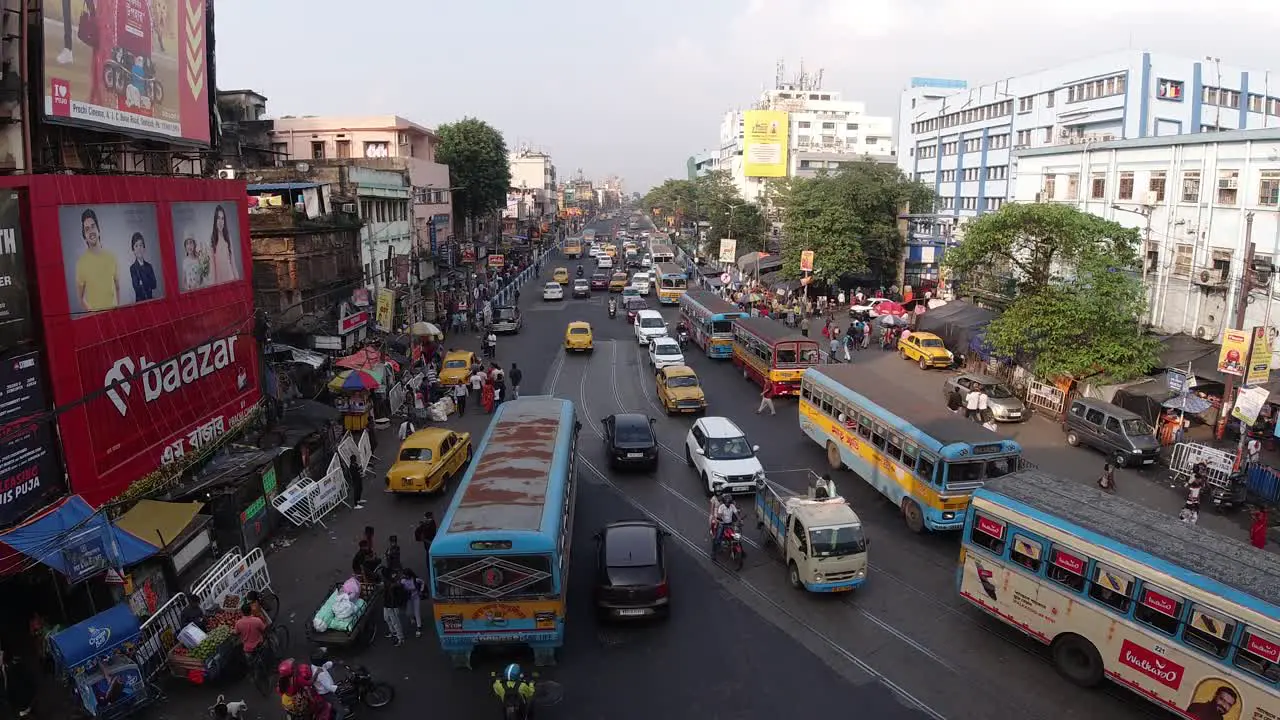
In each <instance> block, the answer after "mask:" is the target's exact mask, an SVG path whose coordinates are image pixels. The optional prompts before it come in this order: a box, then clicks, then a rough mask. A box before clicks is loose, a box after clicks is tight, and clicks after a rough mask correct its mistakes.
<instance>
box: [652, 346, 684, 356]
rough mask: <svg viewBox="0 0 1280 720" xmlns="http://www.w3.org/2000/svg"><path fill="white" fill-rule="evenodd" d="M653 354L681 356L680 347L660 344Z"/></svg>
mask: <svg viewBox="0 0 1280 720" xmlns="http://www.w3.org/2000/svg"><path fill="white" fill-rule="evenodd" d="M653 352H654V354H655V355H679V354H680V346H679V345H669V344H667V343H660V344H659V345H658V346H657V347H656V348H654V351H653Z"/></svg>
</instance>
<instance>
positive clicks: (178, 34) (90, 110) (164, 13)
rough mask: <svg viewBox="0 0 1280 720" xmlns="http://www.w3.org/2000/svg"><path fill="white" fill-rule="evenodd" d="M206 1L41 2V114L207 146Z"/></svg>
mask: <svg viewBox="0 0 1280 720" xmlns="http://www.w3.org/2000/svg"><path fill="white" fill-rule="evenodd" d="M207 2H208V0H168V1H167V2H153V0H106V1H104V0H99V2H96V3H90V2H86V0H63V1H62V2H61V3H56V2H51V3H47V4H46V5H45V7H44V12H43V16H44V23H43V25H44V43H43V45H44V61H43V75H44V77H45V78H47V85H46V86H45V88H44V113H45V116H46V117H47V118H48V119H50V120H52V121H53V122H59V121H61V122H69V123H75V124H83V125H92V126H97V127H100V128H104V129H109V130H114V131H118V132H122V133H125V134H126V135H158V136H162V137H165V138H178V139H183V140H191V141H195V142H198V143H203V144H206V145H207V144H208V143H209V83H208V79H209V78H208V68H207V65H206V57H207V55H208V52H209V42H208V41H209V38H207V37H205V35H206V33H207V31H208V15H207Z"/></svg>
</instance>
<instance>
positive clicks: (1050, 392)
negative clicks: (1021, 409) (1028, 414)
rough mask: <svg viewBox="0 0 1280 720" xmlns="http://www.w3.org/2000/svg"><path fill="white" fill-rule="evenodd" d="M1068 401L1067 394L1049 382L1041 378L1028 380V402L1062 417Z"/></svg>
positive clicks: (1033, 407) (1033, 406) (1047, 412)
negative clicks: (1041, 380)
mask: <svg viewBox="0 0 1280 720" xmlns="http://www.w3.org/2000/svg"><path fill="white" fill-rule="evenodd" d="M1066 403H1067V394H1066V393H1064V392H1062V391H1061V390H1059V389H1058V388H1057V387H1054V386H1053V385H1050V384H1049V383H1043V382H1040V381H1039V380H1030V381H1028V382H1027V404H1028V405H1030V406H1031V407H1032V409H1034V410H1039V411H1041V412H1043V413H1046V414H1048V415H1052V416H1053V417H1061V416H1062V410H1063V408H1064V407H1065V406H1066Z"/></svg>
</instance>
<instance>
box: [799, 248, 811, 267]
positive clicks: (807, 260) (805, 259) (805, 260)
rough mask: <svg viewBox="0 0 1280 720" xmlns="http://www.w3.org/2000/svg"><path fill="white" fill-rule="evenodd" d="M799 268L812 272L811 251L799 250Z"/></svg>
mask: <svg viewBox="0 0 1280 720" xmlns="http://www.w3.org/2000/svg"><path fill="white" fill-rule="evenodd" d="M800 269H801V270H802V271H804V272H813V251H812V250H802V251H800Z"/></svg>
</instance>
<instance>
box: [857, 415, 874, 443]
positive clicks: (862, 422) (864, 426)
mask: <svg viewBox="0 0 1280 720" xmlns="http://www.w3.org/2000/svg"><path fill="white" fill-rule="evenodd" d="M858 434H859V435H861V436H862V439H863V440H870V439H871V418H869V417H867V416H866V415H862V416H860V417H859V418H858Z"/></svg>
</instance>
